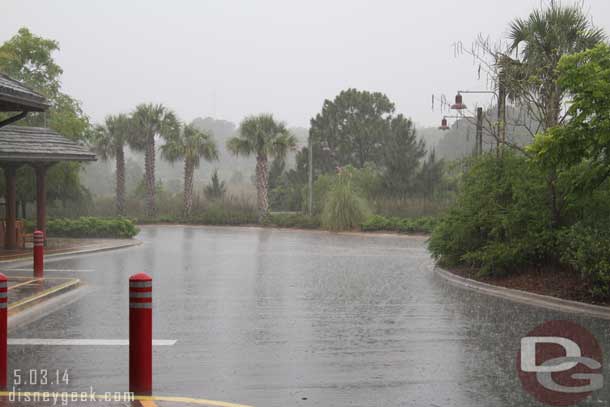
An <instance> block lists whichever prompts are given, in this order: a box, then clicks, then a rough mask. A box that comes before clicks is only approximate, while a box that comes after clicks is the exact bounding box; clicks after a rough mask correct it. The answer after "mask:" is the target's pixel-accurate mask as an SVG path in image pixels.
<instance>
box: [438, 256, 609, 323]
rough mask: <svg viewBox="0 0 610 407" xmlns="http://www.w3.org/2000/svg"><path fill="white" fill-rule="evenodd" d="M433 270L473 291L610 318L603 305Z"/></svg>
mask: <svg viewBox="0 0 610 407" xmlns="http://www.w3.org/2000/svg"><path fill="white" fill-rule="evenodd" d="M433 271H434V272H435V273H436V274H437V275H438V276H440V277H442V278H443V279H445V280H446V281H447V282H449V283H450V284H452V285H454V286H457V287H460V288H463V289H466V290H471V291H476V292H479V293H482V294H486V295H490V296H492V297H498V298H503V299H507V300H510V301H513V302H517V303H520V304H526V305H531V306H535V307H540V308H546V309H549V310H552V311H559V312H565V313H570V314H580V315H585V316H589V317H594V318H600V319H606V320H610V307H605V306H602V305H592V304H586V303H583V302H578V301H570V300H563V299H561V298H556V297H550V296H548V295H542V294H535V293H530V292H527V291H521V290H515V289H513V288H505V287H499V286H496V285H492V284H488V283H482V282H480V281H475V280H472V279H469V278H465V277H461V276H457V275H455V274H453V273H451V272H449V271H447V270H443V269H441V268H439V267H437V266H435V267H434V269H433Z"/></svg>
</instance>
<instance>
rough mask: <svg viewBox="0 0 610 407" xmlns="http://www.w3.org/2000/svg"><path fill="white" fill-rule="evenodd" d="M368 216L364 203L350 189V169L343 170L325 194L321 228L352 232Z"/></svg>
mask: <svg viewBox="0 0 610 407" xmlns="http://www.w3.org/2000/svg"><path fill="white" fill-rule="evenodd" d="M368 215H369V209H368V205H367V203H366V201H365V200H364V198H362V197H361V196H359V195H358V193H357V192H356V190H355V189H354V188H353V187H352V173H351V168H349V167H348V168H344V169H343V170H342V171H341V173H340V174H338V176H337V177H336V178H335V180H334V182H333V185H332V187H331V189H330V190H329V191H328V193H327V194H326V202H325V204H324V209H323V211H322V226H324V227H325V228H327V229H329V230H333V231H341V230H352V229H354V228H356V227H358V226H359V225H360V224H361V223H362V222H363V221H364V220H365V219H366V218H367V216H368Z"/></svg>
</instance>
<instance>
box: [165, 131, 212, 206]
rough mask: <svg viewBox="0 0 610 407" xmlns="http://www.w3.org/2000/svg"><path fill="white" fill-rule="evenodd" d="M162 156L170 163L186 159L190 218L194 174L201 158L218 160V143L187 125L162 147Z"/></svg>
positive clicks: (185, 180)
mask: <svg viewBox="0 0 610 407" xmlns="http://www.w3.org/2000/svg"><path fill="white" fill-rule="evenodd" d="M161 155H162V156H163V158H165V159H166V160H168V161H170V162H176V161H178V160H182V159H184V215H185V216H189V215H190V214H191V209H192V208H193V173H194V172H195V168H198V167H199V164H200V163H201V157H203V158H204V159H205V160H207V161H212V160H217V159H218V149H217V148H216V143H215V142H214V140H213V139H212V136H211V135H210V134H208V133H205V132H202V131H199V130H197V129H196V128H195V127H193V126H191V125H185V126H184V127H183V129H182V132H180V133H178V134H177V135H175V136H174V137H171V138H168V139H167V142H166V143H165V144H164V145H163V146H161Z"/></svg>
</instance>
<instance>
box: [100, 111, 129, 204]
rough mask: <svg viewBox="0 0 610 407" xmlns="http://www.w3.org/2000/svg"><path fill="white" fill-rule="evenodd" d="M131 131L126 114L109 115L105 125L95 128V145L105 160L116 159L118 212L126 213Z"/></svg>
mask: <svg viewBox="0 0 610 407" xmlns="http://www.w3.org/2000/svg"><path fill="white" fill-rule="evenodd" d="M129 131H130V118H129V116H127V115H126V114H122V113H121V114H118V115H111V116H107V117H106V120H105V122H104V124H103V125H99V126H97V127H96V129H95V133H94V137H93V145H94V148H95V152H96V153H97V154H98V155H99V156H100V158H101V159H102V160H104V161H107V160H109V159H112V158H114V159H115V160H116V212H117V215H119V216H124V215H125V145H126V144H127V141H128V138H129Z"/></svg>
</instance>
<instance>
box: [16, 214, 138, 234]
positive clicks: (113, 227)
mask: <svg viewBox="0 0 610 407" xmlns="http://www.w3.org/2000/svg"><path fill="white" fill-rule="evenodd" d="M27 227H28V229H29V230H30V231H32V230H33V229H34V224H33V223H30V222H28V224H27ZM138 232H139V230H138V228H137V226H136V225H135V223H134V222H133V221H132V220H131V219H127V218H94V217H82V218H76V219H66V218H59V219H49V220H48V221H47V235H48V236H49V237H77V238H95V237H98V238H122V239H129V238H132V237H134V236H135V235H137V234H138Z"/></svg>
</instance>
